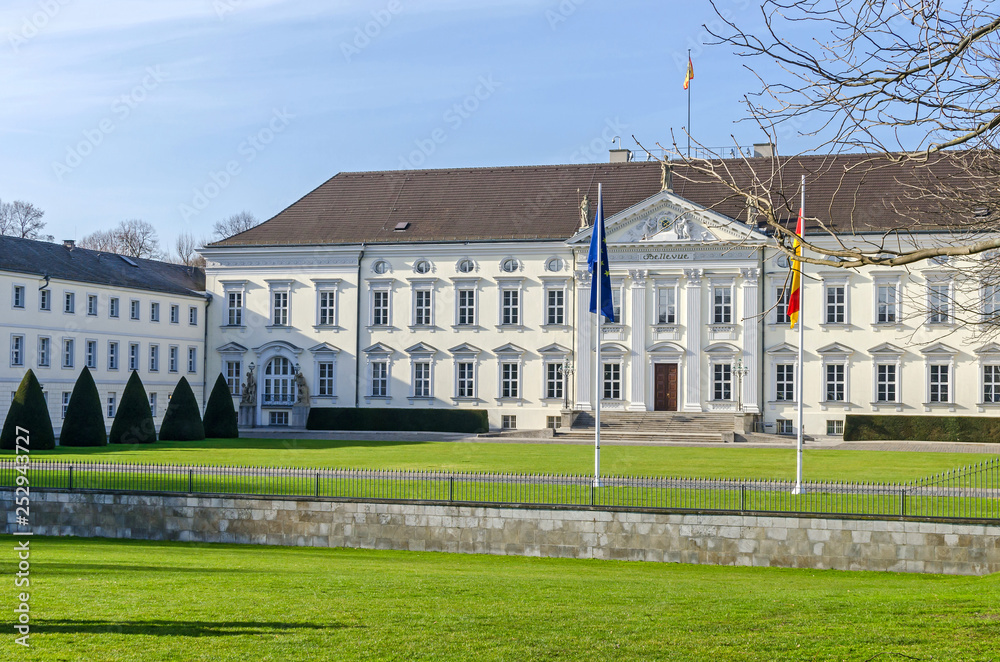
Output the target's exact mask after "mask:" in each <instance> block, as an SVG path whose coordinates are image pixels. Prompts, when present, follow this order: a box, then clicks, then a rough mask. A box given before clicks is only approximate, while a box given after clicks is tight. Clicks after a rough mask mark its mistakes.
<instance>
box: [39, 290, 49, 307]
mask: <svg viewBox="0 0 1000 662" xmlns="http://www.w3.org/2000/svg"><path fill="white" fill-rule="evenodd" d="M38 309H39V310H52V292H50V291H49V290H39V291H38Z"/></svg>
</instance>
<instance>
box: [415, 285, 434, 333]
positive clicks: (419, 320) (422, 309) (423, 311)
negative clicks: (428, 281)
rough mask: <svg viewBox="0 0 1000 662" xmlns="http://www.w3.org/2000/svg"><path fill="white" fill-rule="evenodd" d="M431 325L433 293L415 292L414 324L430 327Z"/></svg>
mask: <svg viewBox="0 0 1000 662" xmlns="http://www.w3.org/2000/svg"><path fill="white" fill-rule="evenodd" d="M430 323H431V291H430V290H414V292H413V324H414V326H430Z"/></svg>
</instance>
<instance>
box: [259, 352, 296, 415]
mask: <svg viewBox="0 0 1000 662" xmlns="http://www.w3.org/2000/svg"><path fill="white" fill-rule="evenodd" d="M294 403H295V372H294V371H293V369H292V362H291V361H289V360H288V359H286V358H285V357H283V356H278V357H276V358H273V359H271V360H270V361H269V362H268V364H267V366H266V367H265V368H264V405H265V406H267V405H279V406H284V407H290V406H292V405H293V404H294Z"/></svg>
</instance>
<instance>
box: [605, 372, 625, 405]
mask: <svg viewBox="0 0 1000 662" xmlns="http://www.w3.org/2000/svg"><path fill="white" fill-rule="evenodd" d="M604 399H605V400H621V399H622V364H621V363H605V364H604Z"/></svg>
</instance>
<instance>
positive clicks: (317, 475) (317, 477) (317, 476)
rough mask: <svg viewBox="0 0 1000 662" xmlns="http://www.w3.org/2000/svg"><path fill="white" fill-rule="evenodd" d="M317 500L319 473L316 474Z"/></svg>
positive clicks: (317, 496)
mask: <svg viewBox="0 0 1000 662" xmlns="http://www.w3.org/2000/svg"><path fill="white" fill-rule="evenodd" d="M316 498H319V472H318V471H317V472H316Z"/></svg>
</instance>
